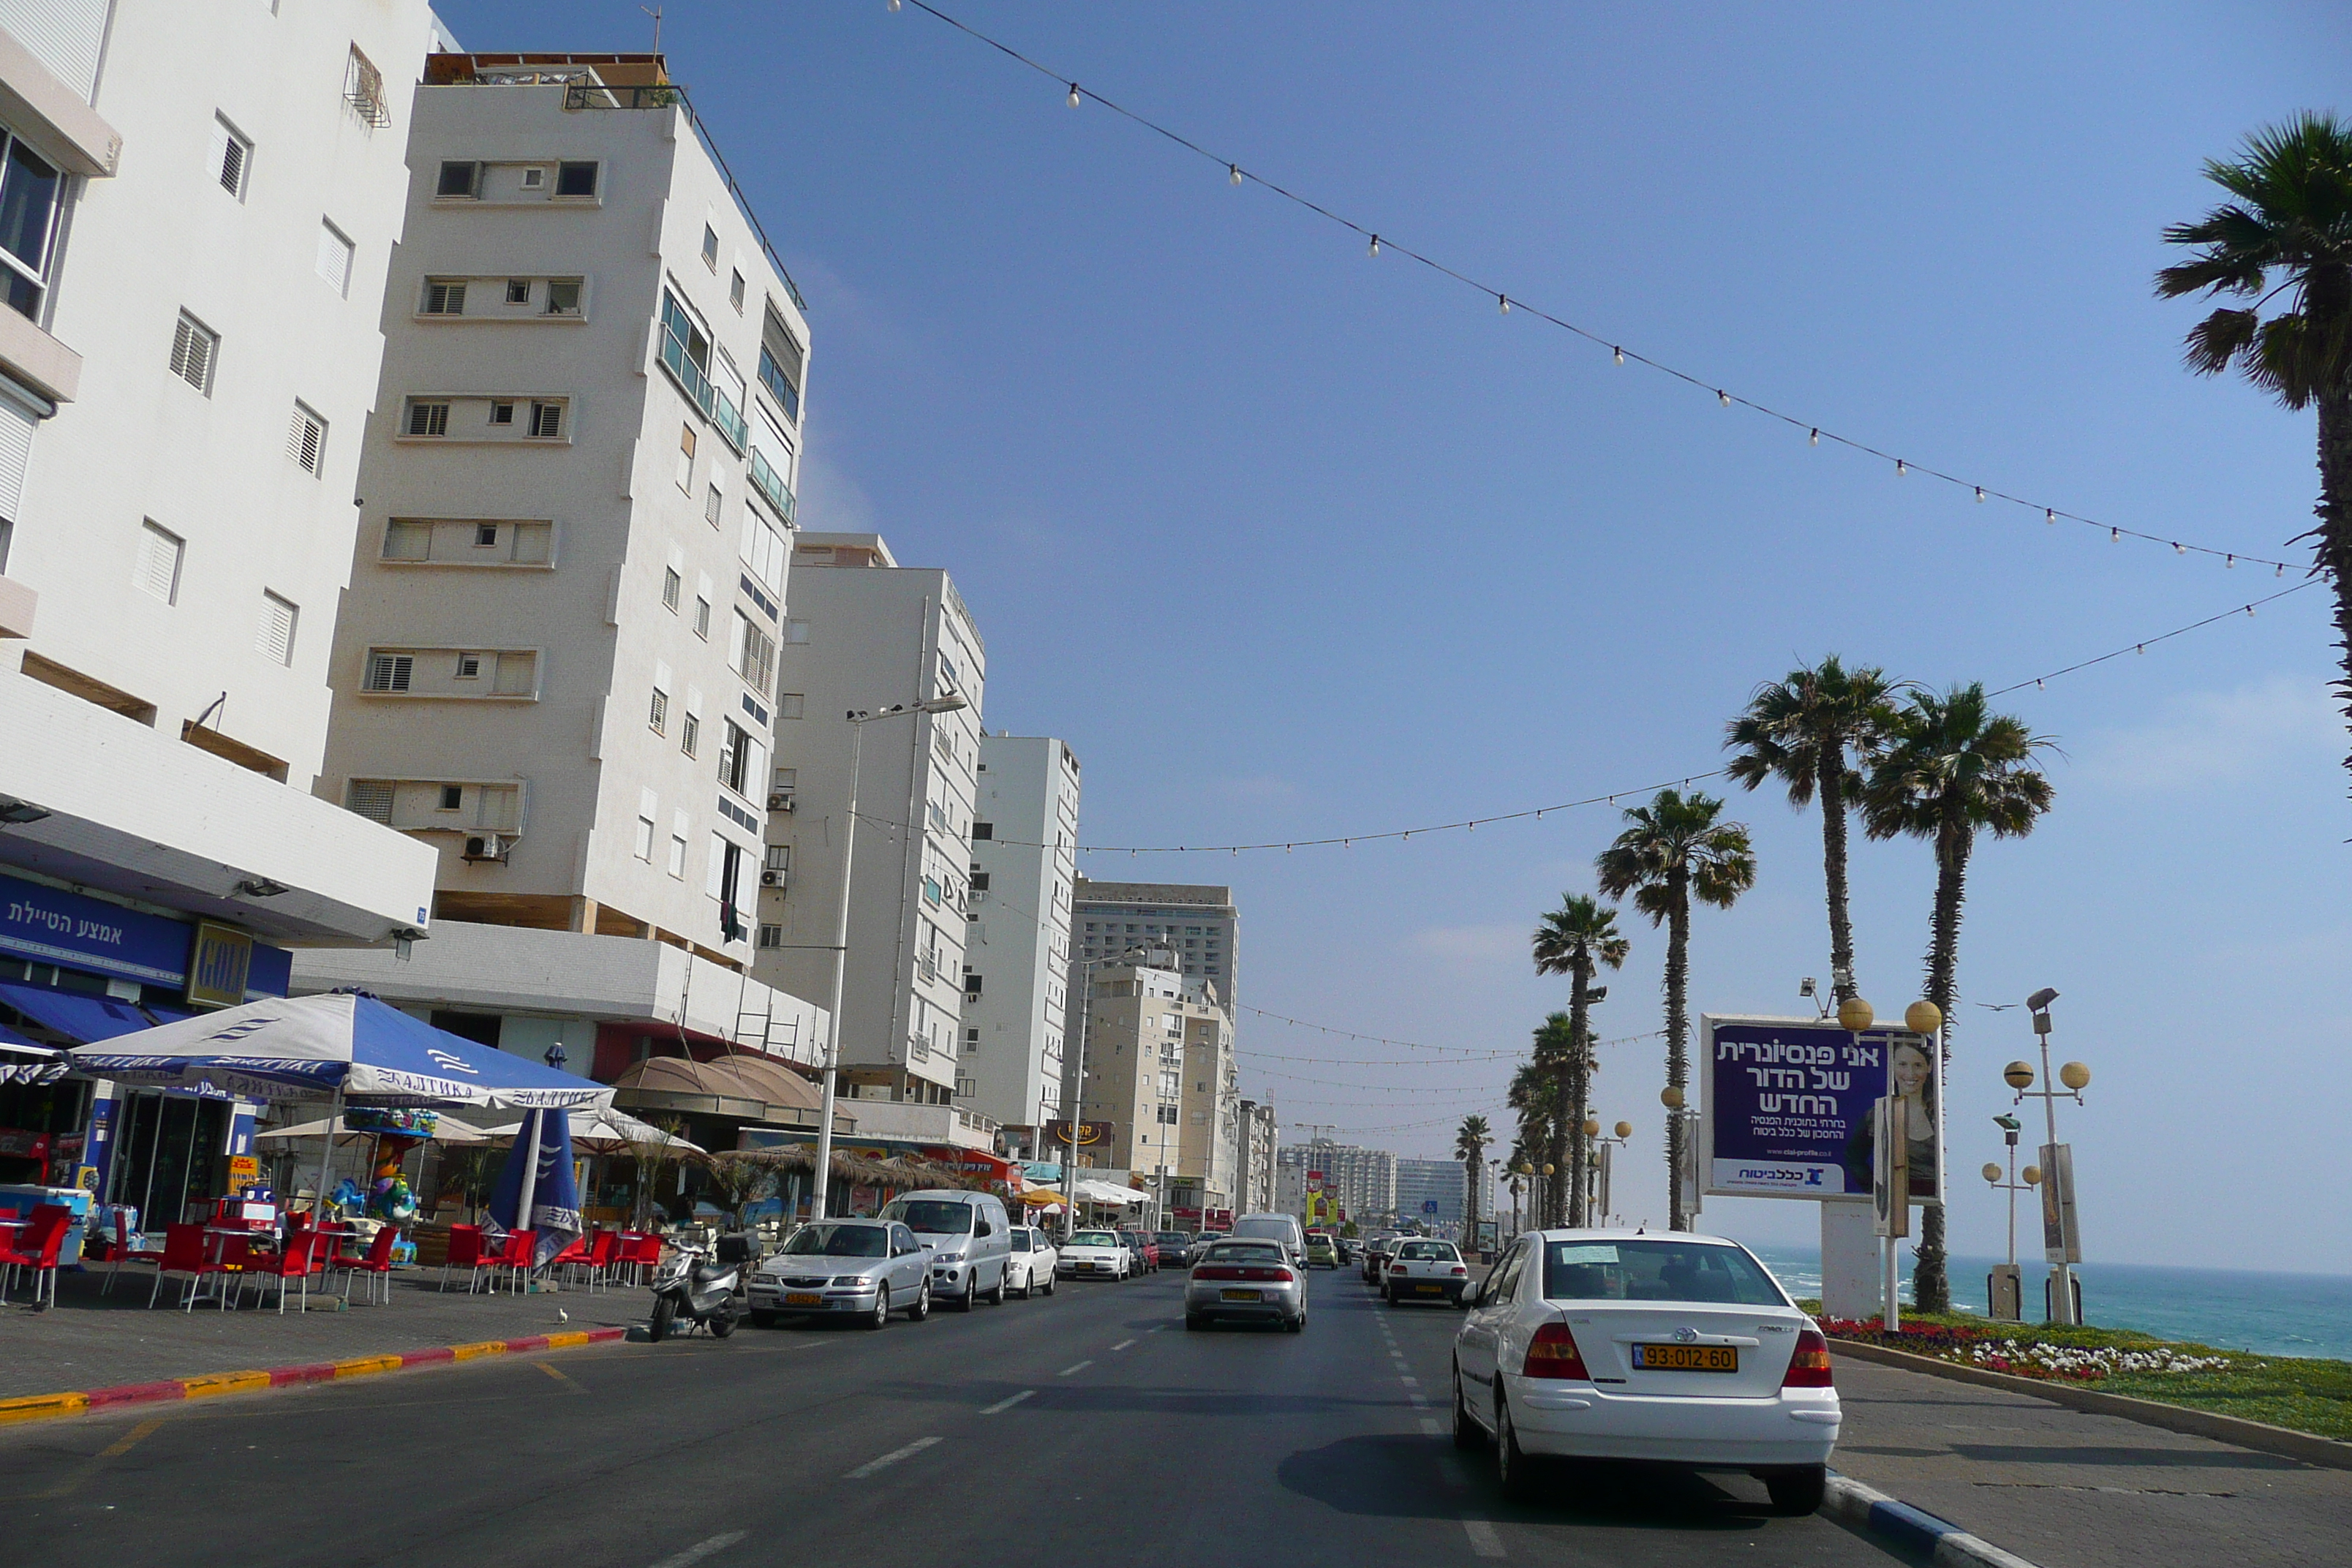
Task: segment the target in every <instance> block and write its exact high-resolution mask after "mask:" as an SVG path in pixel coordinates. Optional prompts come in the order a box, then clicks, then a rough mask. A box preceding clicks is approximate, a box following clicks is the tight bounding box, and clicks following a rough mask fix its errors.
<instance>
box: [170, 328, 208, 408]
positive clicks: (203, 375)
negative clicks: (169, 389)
mask: <svg viewBox="0 0 2352 1568" xmlns="http://www.w3.org/2000/svg"><path fill="white" fill-rule="evenodd" d="M218 341H219V340H218V339H216V338H215V337H214V336H213V334H212V333H210V332H208V331H205V329H204V328H203V327H201V326H198V325H197V324H196V321H195V318H194V317H193V316H191V315H189V314H188V313H187V312H186V311H185V310H183V311H181V312H180V324H179V325H178V326H177V327H176V328H174V329H173V332H172V374H173V375H176V376H178V377H179V378H180V379H181V380H182V381H184V382H186V383H187V384H189V385H190V386H193V387H194V388H195V389H196V390H197V391H198V392H203V393H209V392H210V391H211V390H212V378H213V349H214V346H215V343H217V342H218Z"/></svg>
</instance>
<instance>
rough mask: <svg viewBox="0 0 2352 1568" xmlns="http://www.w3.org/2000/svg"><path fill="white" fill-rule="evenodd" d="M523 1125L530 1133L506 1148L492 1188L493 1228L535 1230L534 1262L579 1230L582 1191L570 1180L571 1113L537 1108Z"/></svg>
mask: <svg viewBox="0 0 2352 1568" xmlns="http://www.w3.org/2000/svg"><path fill="white" fill-rule="evenodd" d="M523 1125H524V1126H525V1127H527V1128H529V1129H530V1133H529V1135H527V1136H526V1137H522V1138H518V1139H516V1140H515V1142H514V1146H513V1147H512V1148H510V1149H509V1150H508V1151H507V1163H506V1166H505V1168H504V1169H503V1170H501V1171H500V1172H499V1184H498V1185H497V1187H495V1188H494V1189H492V1191H491V1193H490V1229H491V1231H492V1233H493V1234H496V1233H499V1232H503V1231H513V1230H522V1229H526V1228H527V1229H529V1230H530V1231H532V1232H533V1233H535V1234H534V1238H533V1244H532V1247H531V1254H532V1257H531V1261H532V1263H533V1264H534V1265H537V1264H541V1263H545V1262H546V1261H547V1260H548V1259H549V1258H553V1257H554V1256H555V1255H556V1254H557V1253H559V1252H562V1250H563V1249H564V1248H565V1247H569V1246H571V1245H572V1238H573V1237H576V1236H578V1235H579V1234H580V1231H581V1224H580V1190H579V1187H578V1185H577V1184H575V1183H574V1182H573V1181H572V1120H571V1118H569V1117H566V1116H558V1115H551V1114H550V1113H549V1112H547V1111H544V1110H534V1111H532V1112H531V1113H530V1115H529V1116H527V1117H525V1118H524V1119H523ZM534 1155H535V1156H536V1157H535V1158H534Z"/></svg>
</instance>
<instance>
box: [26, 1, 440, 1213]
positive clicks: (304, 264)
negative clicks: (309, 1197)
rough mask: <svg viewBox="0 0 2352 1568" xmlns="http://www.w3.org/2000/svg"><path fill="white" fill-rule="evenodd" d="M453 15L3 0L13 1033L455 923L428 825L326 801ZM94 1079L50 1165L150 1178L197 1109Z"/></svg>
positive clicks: (137, 1018)
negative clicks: (356, 573) (66, 1143)
mask: <svg viewBox="0 0 2352 1568" xmlns="http://www.w3.org/2000/svg"><path fill="white" fill-rule="evenodd" d="M435 26H436V25H435V23H434V21H433V17H432V15H431V13H430V11H429V10H428V9H427V8H426V6H425V5H424V4H423V3H422V0H375V3H361V0H343V3H332V0H319V3H316V4H305V5H287V6H284V7H282V8H273V7H270V6H268V5H258V4H256V5H223V6H210V5H205V6H197V5H185V4H183V3H180V0H112V3H110V0H0V140H5V148H0V214H5V222H0V292H5V298H4V299H0V306H5V308H0V736H4V737H5V742H0V985H5V988H6V994H5V996H0V1007H5V1009H6V1011H5V1012H0V1023H5V1024H6V1025H7V1026H9V1027H10V1028H12V1029H16V1030H17V1031H18V1032H20V1033H26V1034H33V1035H36V1036H37V1037H39V1038H42V1039H44V1040H48V1041H52V1042H58V1043H64V1042H70V1041H72V1040H75V1039H77V1038H83V1039H87V1038H92V1037H104V1034H103V1033H93V1032H92V1031H104V1033H114V1032H120V1031H121V1029H124V1028H130V1027H142V1026H145V1024H146V1022H147V1021H149V1020H150V1019H155V1018H162V1017H166V1016H175V1014H174V1012H173V1010H174V1009H175V1008H185V1007H195V1006H217V1005H225V1004H227V1003H234V1002H236V1001H241V1000H243V999H244V997H245V995H246V994H251V993H255V992H270V993H278V994H282V993H283V992H284V990H285V987H286V975H287V964H288V955H287V952H286V951H285V949H287V948H289V947H295V946H309V945H314V944H341V945H356V944H365V943H382V942H388V941H390V940H393V939H394V936H395V934H396V933H416V934H422V933H423V931H424V929H425V928H426V927H427V926H429V924H430V923H431V914H430V905H431V890H432V856H431V854H430V852H429V851H427V850H425V848H424V847H421V846H419V845H416V844H415V843H413V842H411V841H409V840H407V839H404V838H403V837H399V836H398V835H395V834H391V833H386V832H384V831H383V829H382V828H381V827H379V826H376V825H374V824H373V823H369V822H365V821H362V820H360V819H358V818H356V817H353V816H350V815H349V814H347V813H344V812H341V811H338V810H336V809H335V808H334V807H333V806H332V805H331V804H329V803H327V802H324V801H320V800H318V799H316V798H314V797H313V795H311V794H310V790H311V787H312V783H313V779H314V776H315V775H316V774H317V773H318V772H319V770H320V758H321V754H322V752H323V749H324V745H325V740H326V732H327V718H328V704H329V693H328V671H329V654H330V650H331V646H332V642H333V626H334V621H335V616H336V605H337V600H338V597H339V595H340V594H341V590H342V587H343V584H344V582H345V580H346V578H347V576H348V574H349V572H350V569H351V551H352V535H353V531H354V526H355V521H356V518H355V514H354V511H353V508H352V495H353V492H354V477H355V475H356V474H357V472H358V468H359V451H360V439H359V434H360V431H361V429H362V426H364V425H365V423H366V420H367V415H368V410H369V408H370V406H371V405H372V403H373V398H374V395H375V384H376V373H377V367H378V363H379V361H380V359H381V357H382V351H383V341H382V338H381V335H380V332H379V327H378V320H377V302H378V300H380V299H381V298H382V290H383V276H384V269H385V266H386V262H387V259H388V258H389V257H390V255H391V253H392V250H393V248H394V244H395V242H396V241H397V240H398V238H399V237H400V233H401V222H402V210H401V192H402V190H403V189H404V185H405V184H406V180H407V173H406V170H405V169H404V166H403V161H402V160H403V153H404V148H405V138H406V131H407V118H408V105H407V103H406V101H405V95H404V93H403V92H401V91H399V90H397V87H396V84H398V83H399V82H401V81H403V80H404V79H406V78H407V77H408V76H410V75H411V74H412V73H413V72H414V70H415V68H416V65H417V62H419V61H421V60H422V59H423V58H424V57H425V52H426V50H427V48H428V47H430V45H431V41H432V38H433V37H434V30H435ZM199 960H201V961H202V966H203V967H204V968H205V970H206V971H207V972H208V973H209V977H210V983H209V984H207V983H205V977H204V976H200V975H199V974H198V973H196V971H197V970H198V969H199V967H200V964H199ZM141 1008H144V1009H146V1011H145V1012H144V1013H142V1012H140V1011H139V1009H141ZM72 1088H73V1089H74V1090H75V1092H74V1093H73V1094H71V1095H67V1094H64V1093H62V1092H61V1093H60V1095H59V1096H58V1100H57V1104H58V1105H59V1106H63V1105H65V1104H66V1102H67V1101H68V1100H71V1101H72V1102H73V1104H72V1107H71V1109H70V1110H59V1111H58V1116H60V1117H65V1116H68V1115H70V1116H71V1117H72V1118H73V1119H74V1120H75V1121H76V1122H77V1123H80V1122H81V1119H82V1118H83V1117H84V1116H85V1115H87V1117H88V1121H87V1122H86V1131H84V1130H83V1127H82V1126H81V1125H77V1126H75V1127H71V1128H69V1127H68V1126H66V1125H65V1124H64V1123H63V1121H58V1122H55V1123H52V1124H50V1125H47V1126H46V1127H44V1128H41V1129H38V1131H49V1132H53V1133H56V1134H58V1136H59V1137H60V1138H63V1139H69V1140H70V1141H71V1142H72V1144H73V1145H74V1147H75V1151H76V1152H75V1154H74V1155H73V1156H72V1157H70V1158H67V1159H65V1160H62V1161H60V1162H58V1163H57V1165H58V1168H53V1169H52V1170H51V1171H50V1172H49V1173H48V1174H49V1175H50V1176H53V1177H62V1178H63V1179H64V1181H65V1182H66V1184H73V1183H75V1182H76V1181H77V1180H89V1181H92V1182H94V1183H95V1184H98V1186H99V1190H100V1195H101V1196H102V1197H105V1196H112V1197H118V1198H119V1197H121V1195H122V1193H123V1190H124V1184H123V1183H122V1182H121V1181H120V1180H118V1179H117V1178H118V1176H119V1174H120V1173H118V1172H116V1171H115V1170H114V1169H113V1166H112V1164H111V1163H110V1159H109V1153H110V1148H111V1147H116V1146H121V1145H123V1144H125V1143H126V1142H133V1141H132V1140H131V1139H129V1137H128V1131H129V1130H130V1129H131V1127H132V1126H133V1125H134V1124H135V1123H136V1122H137V1119H138V1118H139V1117H141V1116H146V1117H149V1118H150V1119H151V1120H152V1117H154V1116H157V1115H160V1114H162V1112H163V1110H164V1109H165V1108H164V1105H163V1099H162V1098H161V1097H159V1096H157V1095H155V1094H153V1093H142V1094H141V1095H138V1096H126V1097H122V1098H121V1099H118V1097H117V1096H116V1095H115V1094H114V1093H113V1092H112V1091H111V1090H110V1089H107V1088H105V1087H103V1086H101V1087H100V1088H99V1089H97V1090H96V1092H95V1094H94V1096H92V1095H90V1094H89V1093H88V1091H85V1090H83V1089H82V1088H81V1086H79V1084H75V1085H73V1086H72ZM6 1092H7V1089H6V1087H0V1095H5V1093H6ZM169 1109H170V1110H171V1111H172V1112H173V1120H174V1125H175V1128H176V1127H178V1126H179V1125H182V1124H183V1122H182V1119H180V1118H179V1117H178V1115H177V1111H178V1101H177V1100H174V1102H173V1105H172V1106H171V1107H170V1108H169ZM15 1110H16V1108H15V1107H8V1106H0V1113H5V1114H7V1115H9V1116H12V1117H13V1115H14V1114H15ZM252 1110H253V1108H252V1107H250V1106H247V1105H243V1104H241V1103H240V1104H231V1103H229V1102H222V1101H214V1102H211V1103H210V1104H209V1105H203V1104H200V1105H197V1106H196V1108H195V1111H194V1116H193V1117H192V1118H189V1119H187V1120H189V1121H194V1122H195V1123H197V1124H198V1131H199V1135H198V1136H194V1137H192V1138H190V1139H189V1142H187V1143H186V1144H185V1145H184V1147H185V1148H186V1149H187V1151H188V1154H189V1159H188V1161H187V1163H183V1164H180V1165H178V1166H176V1167H175V1170H174V1172H173V1174H172V1175H171V1176H170V1177H169V1178H168V1179H165V1180H163V1181H156V1180H153V1179H152V1171H151V1172H150V1173H149V1175H148V1177H147V1178H144V1179H142V1180H141V1181H140V1184H139V1185H138V1186H137V1187H136V1188H135V1189H134V1190H132V1191H131V1196H130V1197H129V1199H128V1201H131V1202H133V1203H147V1204H152V1206H153V1208H154V1210H155V1212H157V1213H160V1214H163V1215H165V1216H166V1217H168V1218H172V1219H177V1218H178V1217H179V1216H180V1208H181V1199H182V1198H183V1197H186V1196H204V1195H208V1193H209V1192H210V1191H219V1190H225V1188H223V1187H221V1186H218V1185H216V1184H215V1185H210V1186H208V1185H207V1184H208V1183H210V1182H212V1181H213V1179H214V1177H215V1176H217V1177H220V1178H224V1179H225V1176H226V1171H225V1169H221V1168H220V1166H221V1165H223V1164H225V1161H223V1159H222V1157H223V1156H233V1155H236V1154H241V1153H246V1152H249V1149H248V1148H247V1147H246V1146H245V1141H246V1140H247V1139H249V1137H250V1133H251V1127H252V1114H251V1113H252ZM118 1111H121V1115H119V1116H118V1115H117V1112H118ZM9 1124H12V1125H16V1126H19V1127H22V1126H25V1125H26V1123H24V1122H22V1121H12V1122H10V1123H9ZM118 1130H121V1131H124V1132H125V1133H126V1137H125V1138H123V1139H117V1138H115V1137H114V1136H113V1134H114V1133H115V1131H118ZM181 1136H182V1134H181V1133H180V1132H178V1131H174V1134H173V1137H174V1139H175V1140H177V1139H179V1138H180V1137H181ZM85 1140H86V1142H85ZM61 1146H62V1145H61ZM140 1146H141V1147H142V1148H146V1149H148V1150H149V1151H150V1152H149V1154H148V1155H147V1156H145V1157H147V1158H150V1159H152V1140H150V1141H148V1142H143V1143H141V1144H140ZM177 1158H178V1156H176V1155H175V1156H174V1159H177ZM77 1163H79V1164H80V1165H82V1166H83V1167H84V1169H83V1170H82V1171H79V1172H78V1171H76V1170H74V1169H73V1168H72V1167H73V1166H74V1165H75V1164H77ZM0 1167H5V1173H0V1180H24V1179H27V1176H28V1175H32V1179H40V1178H39V1177H38V1176H37V1175H36V1174H33V1173H28V1172H26V1171H25V1170H24V1169H23V1168H22V1163H12V1162H9V1161H5V1160H0ZM151 1189H152V1190H151Z"/></svg>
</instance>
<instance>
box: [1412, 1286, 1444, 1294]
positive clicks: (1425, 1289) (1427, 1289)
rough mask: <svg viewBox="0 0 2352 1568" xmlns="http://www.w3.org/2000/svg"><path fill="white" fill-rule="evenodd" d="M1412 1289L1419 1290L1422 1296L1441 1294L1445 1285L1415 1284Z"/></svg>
mask: <svg viewBox="0 0 2352 1568" xmlns="http://www.w3.org/2000/svg"><path fill="white" fill-rule="evenodd" d="M1413 1289H1416V1290H1418V1291H1420V1292H1421V1293H1422V1294H1423V1295H1424V1296H1438V1295H1443V1294H1444V1290H1445V1287H1444V1286H1443V1285H1416V1286H1414V1287H1413Z"/></svg>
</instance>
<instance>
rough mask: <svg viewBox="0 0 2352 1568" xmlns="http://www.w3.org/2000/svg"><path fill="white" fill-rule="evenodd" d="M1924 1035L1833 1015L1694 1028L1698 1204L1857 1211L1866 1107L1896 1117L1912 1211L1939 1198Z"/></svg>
mask: <svg viewBox="0 0 2352 1568" xmlns="http://www.w3.org/2000/svg"><path fill="white" fill-rule="evenodd" d="M1936 1053H1937V1041H1936V1039H1935V1038H1934V1037H1931V1036H1927V1035H1918V1034H1914V1033H1912V1032H1911V1031H1910V1030H1908V1029H1904V1028H1899V1027H1898V1028H1886V1027H1879V1028H1870V1029H1864V1030H1863V1031H1861V1032H1860V1033H1859V1034H1855V1033H1852V1032H1849V1031H1848V1030H1845V1029H1843V1028H1841V1027H1839V1026H1838V1025H1837V1023H1836V1021H1835V1020H1834V1019H1821V1018H1766V1017H1746V1016H1728V1015H1717V1014H1708V1015H1706V1016H1702V1017H1701V1018H1700V1020H1699V1060H1698V1062H1697V1063H1696V1067H1697V1076H1698V1090H1699V1149H1700V1155H1701V1161H1702V1169H1701V1172H1700V1176H1701V1181H1702V1184H1703V1185H1704V1187H1705V1190H1706V1194H1708V1195H1710V1196H1719V1197H1745V1198H1756V1197H1790V1198H1811V1199H1815V1200H1822V1199H1829V1200H1841V1199H1842V1200H1846V1201H1851V1202H1854V1203H1868V1202H1869V1201H1870V1198H1871V1177H1872V1171H1873V1168H1874V1163H1875V1159H1876V1156H1875V1152H1874V1139H1875V1129H1874V1121H1875V1117H1876V1114H1877V1113H1876V1110H1875V1109H1874V1108H1875V1106H1876V1104H1877V1102H1878V1100H1880V1099H1881V1098H1883V1097H1885V1096H1887V1095H1889V1094H1892V1095H1894V1096H1895V1097H1896V1103H1897V1104H1898V1105H1899V1107H1900V1109H1901V1113H1902V1115H1903V1117H1904V1134H1905V1138H1904V1147H1905V1152H1906V1156H1907V1163H1908V1166H1909V1170H1910V1196H1911V1201H1912V1202H1913V1203H1935V1202H1937V1201H1939V1200H1940V1198H1941V1195H1942V1194H1941V1193H1940V1191H1939V1190H1938V1188H1937V1178H1938V1177H1939V1175H1940V1173H1941V1172H1942V1170H1943V1158H1942V1155H1943V1107H1942V1097H1941V1095H1940V1094H1939V1093H1937V1089H1938V1086H1939V1083H1940V1073H1939V1072H1938V1070H1937V1060H1936Z"/></svg>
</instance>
